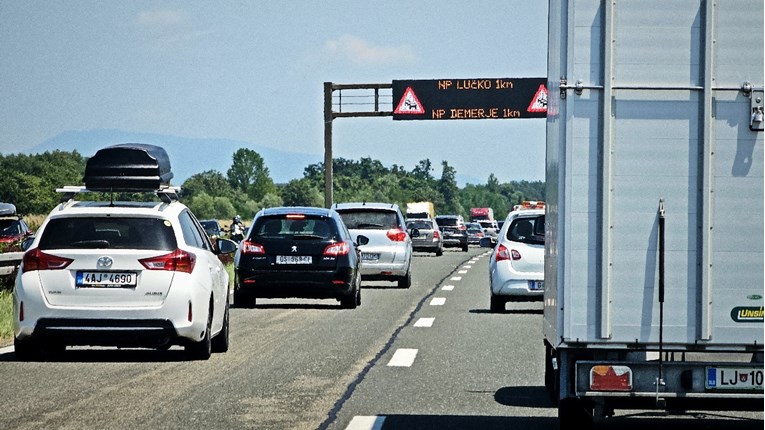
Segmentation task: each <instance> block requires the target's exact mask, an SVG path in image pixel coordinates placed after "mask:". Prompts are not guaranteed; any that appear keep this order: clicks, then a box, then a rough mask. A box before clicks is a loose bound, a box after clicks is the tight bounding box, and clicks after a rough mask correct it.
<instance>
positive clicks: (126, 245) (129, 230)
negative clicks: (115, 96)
mask: <svg viewBox="0 0 765 430" xmlns="http://www.w3.org/2000/svg"><path fill="white" fill-rule="evenodd" d="M39 247H40V249H71V248H113V249H146V250H149V249H151V250H162V251H172V250H174V249H176V248H177V247H178V243H177V242H176V240H175V234H174V232H173V227H172V225H171V224H170V223H169V222H167V221H166V220H164V219H159V218H130V217H92V218H91V217H77V218H74V217H72V218H56V219H52V220H50V222H49V223H48V226H47V227H46V228H45V231H43V234H42V237H40V245H39Z"/></svg>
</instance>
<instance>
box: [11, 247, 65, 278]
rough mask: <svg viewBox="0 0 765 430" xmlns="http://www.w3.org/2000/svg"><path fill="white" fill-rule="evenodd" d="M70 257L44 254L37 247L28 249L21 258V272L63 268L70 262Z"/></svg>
mask: <svg viewBox="0 0 765 430" xmlns="http://www.w3.org/2000/svg"><path fill="white" fill-rule="evenodd" d="M72 261H74V260H72V259H71V258H64V257H56V256H55V255H50V254H46V253H44V252H42V251H40V249H39V248H35V249H30V250H29V251H27V252H26V253H25V254H24V258H22V260H21V272H22V273H23V272H31V271H33V270H59V269H64V268H66V266H68V265H70V264H71V263H72Z"/></svg>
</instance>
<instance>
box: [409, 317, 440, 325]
mask: <svg viewBox="0 0 765 430" xmlns="http://www.w3.org/2000/svg"><path fill="white" fill-rule="evenodd" d="M435 320H436V319H435V318H420V319H418V320H417V322H416V323H414V326H415V327H433V321H435Z"/></svg>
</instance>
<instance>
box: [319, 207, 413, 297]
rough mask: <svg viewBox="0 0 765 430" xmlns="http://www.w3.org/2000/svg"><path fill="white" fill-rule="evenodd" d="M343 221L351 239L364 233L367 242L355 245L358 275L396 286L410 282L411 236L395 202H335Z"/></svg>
mask: <svg viewBox="0 0 765 430" xmlns="http://www.w3.org/2000/svg"><path fill="white" fill-rule="evenodd" d="M332 209H334V210H336V211H337V212H338V213H339V214H340V217H341V218H342V219H343V223H344V224H345V225H346V227H348V230H349V231H350V232H351V235H352V236H353V239H354V240H358V239H357V237H358V235H360V234H361V235H363V236H366V237H367V238H368V239H369V243H367V244H365V245H362V246H359V250H360V251H361V278H362V279H368V280H387V281H395V282H397V283H398V287H399V288H409V287H410V286H411V285H412V272H411V270H410V269H411V265H412V239H411V237H410V236H409V233H408V232H407V230H406V222H405V220H404V216H403V214H402V213H401V210H400V209H399V207H398V205H396V204H391V203H335V204H334V205H333V206H332Z"/></svg>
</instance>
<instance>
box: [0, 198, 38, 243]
mask: <svg viewBox="0 0 765 430" xmlns="http://www.w3.org/2000/svg"><path fill="white" fill-rule="evenodd" d="M31 235H32V231H31V230H30V229H29V226H28V225H27V223H26V222H24V220H23V219H22V217H21V215H18V214H17V213H16V206H14V205H12V204H11V203H0V243H20V242H21V241H22V240H24V238H26V237H28V236H31Z"/></svg>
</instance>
